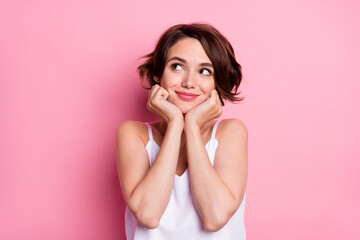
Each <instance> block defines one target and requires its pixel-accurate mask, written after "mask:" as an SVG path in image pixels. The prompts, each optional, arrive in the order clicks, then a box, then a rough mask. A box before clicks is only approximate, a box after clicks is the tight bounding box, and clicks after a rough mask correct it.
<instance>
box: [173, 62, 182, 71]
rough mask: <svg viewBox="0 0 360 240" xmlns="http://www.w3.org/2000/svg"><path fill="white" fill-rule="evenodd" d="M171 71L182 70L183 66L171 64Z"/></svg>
mask: <svg viewBox="0 0 360 240" xmlns="http://www.w3.org/2000/svg"><path fill="white" fill-rule="evenodd" d="M171 69H173V70H182V69H183V68H182V66H181V65H180V64H178V63H174V64H171Z"/></svg>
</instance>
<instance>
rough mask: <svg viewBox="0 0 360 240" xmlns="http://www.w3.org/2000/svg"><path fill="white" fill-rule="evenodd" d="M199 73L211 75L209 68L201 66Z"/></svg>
mask: <svg viewBox="0 0 360 240" xmlns="http://www.w3.org/2000/svg"><path fill="white" fill-rule="evenodd" d="M200 74H203V75H206V76H210V75H211V71H210V70H209V69H206V68H203V69H201V70H200Z"/></svg>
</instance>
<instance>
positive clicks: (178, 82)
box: [117, 24, 248, 240]
mask: <svg viewBox="0 0 360 240" xmlns="http://www.w3.org/2000/svg"><path fill="white" fill-rule="evenodd" d="M145 57H146V58H147V60H146V62H145V63H144V64H142V65H141V66H139V67H138V70H139V74H140V77H141V79H142V80H143V81H144V82H148V83H149V84H150V86H151V89H150V91H149V95H148V96H149V97H148V102H147V108H148V109H149V110H150V111H151V112H153V113H155V114H156V115H158V116H159V117H160V118H161V119H162V120H161V121H158V122H152V123H142V122H136V121H126V122H123V123H122V124H121V125H120V126H119V128H118V131H117V162H118V173H119V179H120V183H121V188H122V192H123V196H124V199H125V201H126V205H127V208H126V212H125V230H126V236H127V239H131V240H132V239H141V240H144V239H155V240H162V239H166V240H169V239H170V240H172V239H187V240H189V239H196V240H201V239H217V240H219V239H221V240H222V239H224V240H228V239H237V240H238V239H245V238H246V237H245V235H246V234H245V225H244V208H245V188H246V182H247V167H248V164H247V138H248V136H247V129H246V127H245V125H244V124H243V123H242V122H241V121H240V120H238V119H224V120H222V121H219V120H216V119H217V118H218V117H220V116H221V109H222V105H223V104H224V100H229V101H238V100H241V99H240V98H238V97H236V95H237V94H238V93H237V90H238V87H239V85H240V82H241V78H242V75H241V67H240V65H239V64H238V63H237V62H236V60H235V56H234V51H233V49H232V46H231V45H230V43H229V42H228V41H227V40H226V38H225V37H224V36H223V35H221V34H220V33H219V32H218V31H217V30H216V29H215V28H213V27H212V26H210V25H207V24H189V25H185V24H181V25H175V26H173V27H171V28H170V29H168V30H167V31H166V32H165V33H164V34H163V35H162V37H161V38H160V40H159V42H158V44H157V46H156V48H155V50H154V51H153V52H152V53H150V54H148V55H146V56H145Z"/></svg>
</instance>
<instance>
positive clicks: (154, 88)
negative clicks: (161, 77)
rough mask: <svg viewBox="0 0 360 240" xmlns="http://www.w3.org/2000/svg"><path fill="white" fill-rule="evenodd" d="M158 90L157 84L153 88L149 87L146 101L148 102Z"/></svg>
mask: <svg viewBox="0 0 360 240" xmlns="http://www.w3.org/2000/svg"><path fill="white" fill-rule="evenodd" d="M159 88H160V86H159V85H158V84H155V85H154V86H152V87H151V89H150V92H149V95H148V100H150V99H152V98H153V97H154V95H155V93H156V92H157V91H158V89H159Z"/></svg>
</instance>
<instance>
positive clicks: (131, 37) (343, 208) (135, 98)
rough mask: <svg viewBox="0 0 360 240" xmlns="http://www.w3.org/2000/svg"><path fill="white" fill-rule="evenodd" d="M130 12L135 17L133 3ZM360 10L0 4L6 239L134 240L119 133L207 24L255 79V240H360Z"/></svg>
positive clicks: (0, 172)
mask: <svg viewBox="0 0 360 240" xmlns="http://www.w3.org/2000/svg"><path fill="white" fill-rule="evenodd" d="M125 2H126V3H125ZM359 9H360V4H359V2H358V1H350V0H349V1H325V0H323V1H320V0H315V1H309V0H308V1H300V0H299V1H295V0H273V1H266V0H261V1H260V0H257V1H235V0H231V1H229V0H221V1H218V0H217V1H195V2H193V1H186V0H184V1H167V0H161V1H143V2H141V1H129V2H127V1H115V0H112V1H111V0H109V1H100V0H92V1H79V0H76V1H74V0H71V1H70V0H66V1H40V0H39V1H17V0H11V1H5V0H4V1H0V108H1V109H0V110H1V115H0V121H1V122H0V123H1V124H0V144H1V145H0V147H1V153H0V239H4V240H5V239H6V240H17V239H19V240H20V239H36V240H43V239H44V240H49V239H50V240H56V239H71V240H72V239H86V240H92V239H94V240H97V239H106V240H112V239H114V240H115V239H124V227H123V225H124V221H123V211H124V201H123V199H122V195H121V190H120V186H119V182H118V178H117V171H116V155H115V132H116V129H117V126H118V125H119V124H120V123H121V122H122V121H124V120H125V119H135V120H142V121H149V120H153V119H154V116H152V115H151V114H149V113H147V112H146V108H145V101H146V91H144V90H143V89H142V88H141V87H140V85H139V82H138V77H137V74H136V71H135V68H136V66H137V65H138V64H139V63H140V62H141V60H139V59H138V58H139V57H140V56H142V55H144V54H146V53H148V52H150V51H151V50H152V49H153V47H154V44H155V43H156V41H157V39H158V37H159V36H160V34H161V33H162V32H163V31H164V30H165V29H167V28H168V27H169V26H171V25H173V24H176V23H190V22H194V21H205V22H209V23H211V24H213V25H214V26H215V27H216V28H218V29H219V30H220V31H221V32H222V33H223V34H224V35H225V36H226V37H227V38H228V39H229V40H230V42H231V43H232V44H233V47H234V49H235V51H236V55H237V58H238V61H239V62H240V63H241V64H242V66H243V72H244V76H245V77H244V81H243V83H242V86H241V90H242V92H243V94H244V96H245V100H244V101H243V102H242V103H239V104H236V105H231V104H228V105H226V107H225V109H224V114H223V117H224V118H226V117H237V118H240V119H242V120H243V121H244V122H245V124H246V125H247V126H248V129H249V134H250V135H249V179H248V186H247V203H246V204H247V205H246V213H245V219H246V227H247V236H248V239H249V240H257V239H276V240H288V239H292V240H304V239H328V240H332V239H360V230H359V225H360V161H359V160H360V150H359V148H360V127H359V125H360V124H359V123H360V94H359V93H358V92H359V90H360V71H359V66H360V44H359V43H360V31H359V29H360V17H359Z"/></svg>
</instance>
